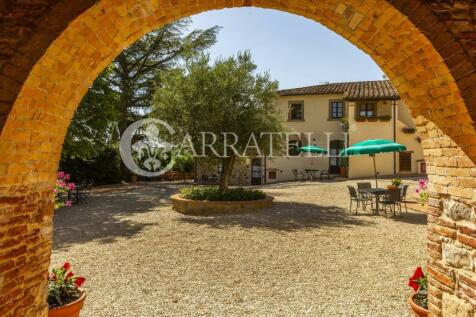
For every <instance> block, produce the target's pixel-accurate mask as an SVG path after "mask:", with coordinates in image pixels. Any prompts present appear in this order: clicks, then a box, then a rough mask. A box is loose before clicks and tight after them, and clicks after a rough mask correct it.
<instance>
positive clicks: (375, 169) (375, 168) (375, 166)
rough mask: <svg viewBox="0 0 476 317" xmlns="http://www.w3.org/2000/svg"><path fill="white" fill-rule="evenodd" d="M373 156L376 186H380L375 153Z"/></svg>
mask: <svg viewBox="0 0 476 317" xmlns="http://www.w3.org/2000/svg"><path fill="white" fill-rule="evenodd" d="M372 158H373V160H374V173H375V188H377V187H378V181H377V165H376V164H375V154H373V155H372Z"/></svg>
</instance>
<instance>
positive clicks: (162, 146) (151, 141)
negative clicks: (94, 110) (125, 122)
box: [119, 119, 175, 177]
mask: <svg viewBox="0 0 476 317" xmlns="http://www.w3.org/2000/svg"><path fill="white" fill-rule="evenodd" d="M164 133H166V134H168V135H169V136H172V135H174V134H175V130H174V129H173V128H172V127H171V126H170V125H169V124H168V123H167V122H165V121H162V120H159V119H142V120H139V121H136V122H134V123H133V124H131V125H130V126H129V127H127V129H126V130H125V131H124V133H123V134H122V136H121V142H120V146H119V152H120V154H121V158H122V161H123V162H124V164H125V165H126V166H127V168H128V169H129V170H131V171H132V172H133V173H134V174H136V175H140V176H145V177H157V176H160V175H163V174H165V173H167V172H168V171H170V170H171V169H172V168H173V166H174V164H175V161H174V158H173V155H172V150H173V145H172V144H171V143H169V142H167V141H165V139H164V138H161V134H164Z"/></svg>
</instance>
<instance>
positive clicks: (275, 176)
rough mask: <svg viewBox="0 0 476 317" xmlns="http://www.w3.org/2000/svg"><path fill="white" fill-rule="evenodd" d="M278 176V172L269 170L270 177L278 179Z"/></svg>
mask: <svg viewBox="0 0 476 317" xmlns="http://www.w3.org/2000/svg"><path fill="white" fill-rule="evenodd" d="M277 178H278V174H277V173H276V171H268V179H277Z"/></svg>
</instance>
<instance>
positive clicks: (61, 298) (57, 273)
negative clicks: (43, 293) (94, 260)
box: [48, 262, 85, 308]
mask: <svg viewBox="0 0 476 317" xmlns="http://www.w3.org/2000/svg"><path fill="white" fill-rule="evenodd" d="M84 281H85V278H84V277H82V276H75V275H74V273H73V272H71V264H69V263H68V262H65V263H64V264H63V266H62V267H59V268H56V269H53V271H52V272H51V274H50V275H49V276H48V305H49V307H50V308H53V307H60V306H64V305H66V304H68V303H71V302H74V301H75V300H77V299H79V298H80V297H81V293H82V292H81V290H80V289H79V287H81V285H83V283H84Z"/></svg>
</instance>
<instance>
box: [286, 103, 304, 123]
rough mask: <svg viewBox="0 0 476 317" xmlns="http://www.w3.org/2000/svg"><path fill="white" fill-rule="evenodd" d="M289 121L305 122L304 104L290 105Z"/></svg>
mask: <svg viewBox="0 0 476 317" xmlns="http://www.w3.org/2000/svg"><path fill="white" fill-rule="evenodd" d="M289 120H304V102H302V101H300V102H290V103H289Z"/></svg>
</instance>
